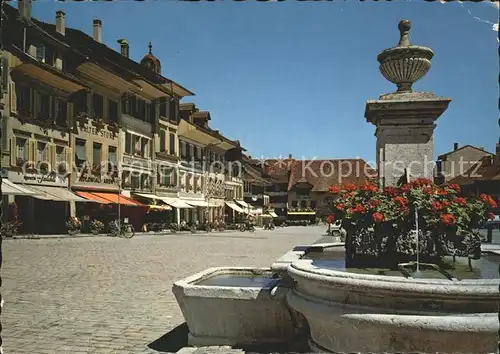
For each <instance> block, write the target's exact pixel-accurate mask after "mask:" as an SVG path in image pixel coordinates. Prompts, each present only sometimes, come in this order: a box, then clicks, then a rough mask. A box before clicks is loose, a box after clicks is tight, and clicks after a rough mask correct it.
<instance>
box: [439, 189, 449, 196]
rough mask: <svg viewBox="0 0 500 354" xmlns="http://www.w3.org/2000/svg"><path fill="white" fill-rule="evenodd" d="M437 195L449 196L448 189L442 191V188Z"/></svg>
mask: <svg viewBox="0 0 500 354" xmlns="http://www.w3.org/2000/svg"><path fill="white" fill-rule="evenodd" d="M436 194H437V195H448V191H447V190H446V189H442V188H440V189H438V190H437V191H436Z"/></svg>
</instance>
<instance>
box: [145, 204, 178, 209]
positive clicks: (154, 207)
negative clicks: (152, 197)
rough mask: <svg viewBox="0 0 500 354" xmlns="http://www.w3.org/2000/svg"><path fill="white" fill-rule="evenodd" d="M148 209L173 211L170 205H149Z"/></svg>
mask: <svg viewBox="0 0 500 354" xmlns="http://www.w3.org/2000/svg"><path fill="white" fill-rule="evenodd" d="M148 207H149V209H154V210H172V208H171V207H170V206H169V205H148Z"/></svg>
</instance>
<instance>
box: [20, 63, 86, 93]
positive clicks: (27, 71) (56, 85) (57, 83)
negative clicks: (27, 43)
mask: <svg viewBox="0 0 500 354" xmlns="http://www.w3.org/2000/svg"><path fill="white" fill-rule="evenodd" d="M12 74H13V75H14V77H15V76H17V75H21V76H23V77H25V78H27V79H28V80H31V81H36V82H39V83H41V84H42V85H47V86H49V87H51V88H52V89H55V90H56V91H58V92H59V93H61V94H63V95H70V94H72V93H74V92H77V91H80V90H83V89H84V88H85V87H84V86H82V85H79V84H77V83H76V82H73V81H71V80H69V79H66V78H64V77H62V76H60V75H56V74H55V73H52V72H50V71H48V70H46V69H43V68H41V67H39V66H37V65H35V64H29V63H26V64H21V65H19V66H16V67H15V68H13V69H12Z"/></svg>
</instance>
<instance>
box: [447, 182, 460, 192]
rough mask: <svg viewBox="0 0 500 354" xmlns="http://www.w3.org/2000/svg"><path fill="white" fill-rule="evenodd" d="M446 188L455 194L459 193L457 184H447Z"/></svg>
mask: <svg viewBox="0 0 500 354" xmlns="http://www.w3.org/2000/svg"><path fill="white" fill-rule="evenodd" d="M447 187H448V188H449V189H452V190H454V191H455V192H457V193H458V192H460V186H459V185H458V184H449V185H448V186H447Z"/></svg>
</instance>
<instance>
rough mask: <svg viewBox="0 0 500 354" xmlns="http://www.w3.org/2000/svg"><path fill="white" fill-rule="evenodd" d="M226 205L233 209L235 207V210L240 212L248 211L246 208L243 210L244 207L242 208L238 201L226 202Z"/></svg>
mask: <svg viewBox="0 0 500 354" xmlns="http://www.w3.org/2000/svg"><path fill="white" fill-rule="evenodd" d="M226 205H227V206H228V207H230V208H231V209H233V210H234V211H237V212H238V213H243V214H246V213H247V212H246V211H245V210H243V209H242V208H240V207H239V206H238V205H237V204H236V203H233V202H226Z"/></svg>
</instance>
